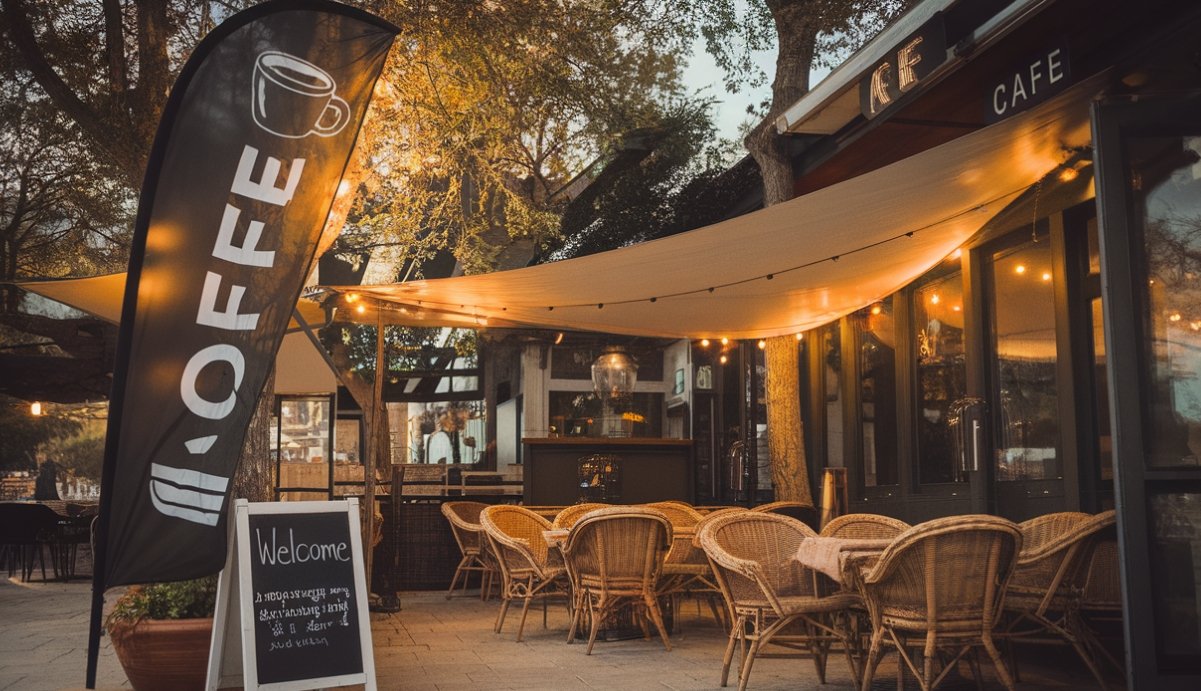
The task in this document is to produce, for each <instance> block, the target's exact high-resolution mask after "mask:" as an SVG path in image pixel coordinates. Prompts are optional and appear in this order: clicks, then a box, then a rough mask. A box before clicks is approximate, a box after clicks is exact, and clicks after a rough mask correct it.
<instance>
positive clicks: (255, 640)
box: [206, 498, 376, 691]
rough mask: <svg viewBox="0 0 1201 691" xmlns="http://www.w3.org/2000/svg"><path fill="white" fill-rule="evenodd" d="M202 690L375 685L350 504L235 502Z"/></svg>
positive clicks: (355, 506)
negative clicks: (232, 526) (207, 669)
mask: <svg viewBox="0 0 1201 691" xmlns="http://www.w3.org/2000/svg"><path fill="white" fill-rule="evenodd" d="M234 512H235V513H234V536H233V539H232V540H230V548H229V556H228V557H227V558H226V562H225V569H224V570H223V571H222V572H221V577H220V579H219V581H218V584H217V607H216V612H215V614H214V620H213V638H212V645H211V647H210V649H209V671H208V682H207V685H206V686H207V688H208V689H209V690H210V691H215V690H216V689H218V688H221V687H224V686H229V685H237V684H242V685H243V686H244V687H245V688H247V689H278V690H280V691H299V690H301V689H319V688H326V687H331V686H343V685H347V684H364V685H365V686H366V688H367V689H368V690H372V691H373V690H374V689H375V688H376V686H375V658H374V656H373V654H372V647H371V621H370V619H369V618H368V615H367V585H366V577H365V572H364V566H363V564H364V561H363V544H362V538H361V537H360V535H359V500H358V499H353V498H352V499H347V500H345V501H298V502H281V503H275V502H269V503H255V504H251V503H249V502H247V501H246V500H244V499H240V500H238V501H237V503H236V504H235V507H234Z"/></svg>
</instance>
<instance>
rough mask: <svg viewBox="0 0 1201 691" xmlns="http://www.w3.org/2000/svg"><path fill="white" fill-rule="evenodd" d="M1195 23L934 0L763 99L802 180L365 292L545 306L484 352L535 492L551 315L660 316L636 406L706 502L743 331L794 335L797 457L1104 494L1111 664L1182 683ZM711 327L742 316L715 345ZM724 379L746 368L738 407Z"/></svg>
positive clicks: (553, 403) (857, 493)
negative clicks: (513, 266)
mask: <svg viewBox="0 0 1201 691" xmlns="http://www.w3.org/2000/svg"><path fill="white" fill-rule="evenodd" d="M1198 39H1201V5H1198V4H1197V3H1195V2H1185V1H1182V0H1152V1H1150V2H1140V3H1137V4H1136V3H1134V2H1124V1H1120V0H1107V1H1104V2H1094V1H1088V0H1015V1H1011V2H1005V1H1000V0H976V1H968V0H959V1H958V2H956V1H955V0H926V1H925V2H922V3H919V4H917V5H916V6H915V7H914V8H912V9H911V10H910V11H909V12H908V13H907V14H906V15H904V16H903V17H902V18H901V19H900V20H898V21H897V22H896V23H894V24H893V25H891V26H890V27H888V28H887V29H885V30H884V31H883V32H882V33H881V34H880V35H879V36H877V37H876V38H875V39H873V40H872V41H871V42H870V43H869V44H868V45H866V46H865V47H864V48H863V49H861V50H860V51H859V52H857V53H856V54H855V55H853V56H851V58H850V59H848V60H847V61H846V62H845V63H844V64H842V65H841V66H840V67H838V68H837V69H836V70H834V71H833V72H832V73H831V74H830V75H829V76H828V77H827V78H826V79H824V80H823V81H822V82H821V83H819V84H818V85H816V86H815V87H814V88H813V89H812V90H811V91H810V92H809V93H808V94H806V95H805V96H804V97H803V98H802V99H801V100H800V101H798V102H797V103H795V104H793V105H792V106H791V107H789V108H787V109H786V110H785V111H784V113H783V114H782V115H781V116H780V117H779V119H778V121H777V122H776V126H777V129H778V130H779V132H780V133H781V134H782V135H783V136H786V137H789V138H790V140H791V145H792V151H794V152H795V158H794V161H793V163H794V179H795V192H796V198H795V199H793V200H791V201H788V202H785V203H783V204H777V205H774V206H772V207H769V208H767V209H763V210H760V211H757V212H754V213H752V214H746V215H744V216H739V217H736V218H731V219H729V220H727V221H723V222H721V223H719V224H715V225H713V226H708V227H706V228H701V229H697V230H695V231H690V232H688V233H682V234H680V235H679V236H674V237H671V238H666V239H663V240H659V241H655V242H649V243H643V244H642V245H640V246H634V247H627V248H622V249H619V250H616V251H613V252H606V253H602V255H603V256H602V255H592V256H588V257H583V258H580V259H573V260H568V261H562V262H555V263H551V264H545V265H540V266H536V267H531V268H527V269H521V270H516V271H511V272H499V273H496V274H489V275H480V276H466V277H458V278H451V279H444V280H431V281H413V282H408V283H404V284H395V285H391V286H374V287H371V286H363V287H361V288H360V289H356V294H360V295H361V296H362V298H363V299H364V301H365V302H367V303H369V304H368V307H367V311H366V315H365V317H364V318H365V319H369V320H376V319H382V320H388V321H389V322H390V323H414V324H416V323H429V324H433V323H437V324H439V325H449V326H453V325H459V326H465V327H472V326H475V327H481V328H484V329H485V331H493V332H495V330H496V329H498V328H509V327H511V328H516V329H533V330H534V331H532V332H530V333H535V334H539V337H538V338H537V339H533V340H530V341H527V342H522V343H521V345H519V346H516V347H517V349H518V350H519V351H520V356H519V359H520V364H519V365H512V366H507V365H506V366H501V365H498V364H497V362H495V361H491V364H489V360H488V359H487V358H485V359H484V360H483V361H482V362H483V365H482V368H483V375H482V376H483V385H482V389H483V394H484V397H485V399H487V400H488V401H489V402H488V404H487V409H488V412H489V415H488V417H489V423H488V424H489V425H490V426H492V429H490V430H489V433H488V435H487V436H488V438H489V439H495V441H496V443H497V456H496V457H497V461H498V463H497V465H498V466H499V465H501V464H509V465H523V466H526V467H525V468H524V469H523V470H524V472H523V473H522V475H523V483H524V484H523V489H524V491H525V492H529V491H530V490H531V488H532V487H534V483H537V482H538V473H537V471H536V468H534V467H533V466H532V465H529V466H527V464H526V461H528V460H529V459H528V458H527V456H528V454H530V453H535V452H536V450H534V451H532V450H531V445H529V444H522V443H521V442H520V441H518V440H521V441H526V440H529V439H536V440H543V441H545V442H546V444H547V445H548V446H549V445H559V446H562V445H564V442H563V441H562V439H563V438H565V437H571V436H573V435H574V434H575V430H576V429H577V428H579V429H580V430H581V431H586V430H588V429H589V428H590V425H591V424H592V423H590V422H588V420H589V416H587V415H580V414H579V413H580V412H581V411H579V410H576V408H577V407H578V406H577V400H576V399H577V397H578V396H579V395H586V394H587V392H588V391H589V390H590V389H591V388H592V386H591V384H590V383H589V381H588V380H587V379H586V378H585V377H584V375H583V372H582V371H581V372H575V371H574V370H573V368H576V369H579V368H582V367H583V366H585V365H586V364H587V363H588V361H589V360H591V358H592V356H593V355H595V353H592V354H590V355H589V356H587V357H583V358H582V359H580V358H575V359H571V360H570V361H569V360H567V359H559V357H558V356H564V357H568V356H569V355H568V354H569V352H570V351H569V349H568V348H566V347H564V346H569V345H570V343H566V344H556V343H555V342H554V341H555V340H557V339H558V338H560V337H559V336H558V335H557V334H558V333H560V332H562V331H569V330H575V331H584V332H593V333H613V334H623V335H624V336H625V337H626V338H630V337H633V338H647V339H663V340H662V341H661V342H662V343H664V344H665V345H664V346H663V348H664V351H663V352H664V353H666V355H665V356H664V359H663V361H662V367H661V368H658V367H657V368H655V373H654V374H653V375H652V374H651V372H649V371H648V372H647V375H648V376H647V377H646V378H645V379H642V380H641V383H640V385H639V386H640V387H641V388H640V389H635V393H641V394H644V395H646V396H648V397H649V398H648V400H653V401H654V402H655V403H654V405H649V406H646V410H645V411H643V412H642V413H640V414H641V415H644V416H645V417H646V418H647V421H649V424H643V423H639V424H643V426H645V427H646V428H647V429H650V430H654V429H657V430H658V431H657V436H661V437H675V436H682V437H686V438H691V439H692V440H693V442H694V444H693V446H694V447H697V446H700V447H702V451H703V453H702V454H701V456H702V457H701V458H700V459H699V462H697V463H696V466H697V467H702V466H705V467H708V468H709V475H708V478H709V481H710V482H709V487H708V488H707V490H706V488H704V487H703V485H704V482H697V483H694V485H693V486H692V487H691V488H690V489H689V491H690V492H691V494H690V495H688V496H691V497H693V498H697V499H700V498H705V497H712V498H713V500H714V501H720V500H728V498H729V495H728V493H727V492H725V491H724V490H728V489H729V488H728V486H727V487H722V486H721V485H722V483H723V482H727V481H728V480H729V478H727V477H726V474H725V473H724V472H718V470H717V469H718V468H720V463H719V462H718V457H719V456H721V457H725V456H726V455H727V453H728V448H727V446H726V443H725V442H726V441H728V439H724V438H721V437H722V435H725V434H726V430H727V428H728V427H729V426H730V423H731V422H732V418H733V417H734V416H735V415H739V416H740V417H741V419H740V420H738V424H737V426H738V427H740V428H741V432H740V434H741V435H742V436H743V437H744V438H743V439H742V440H741V441H742V442H743V444H742V448H743V449H744V452H746V451H747V447H750V449H749V453H751V454H754V449H755V447H756V446H758V444H757V437H758V434H757V431H758V429H757V428H758V425H757V424H754V423H755V422H756V420H755V416H756V415H757V413H758V410H759V401H758V398H759V397H758V394H757V391H758V386H757V382H756V381H755V380H756V375H757V373H758V368H757V367H756V366H754V364H755V361H756V357H757V356H756V352H757V348H756V347H755V344H756V342H757V340H758V339H760V338H763V337H771V336H781V335H789V336H790V337H791V335H792V334H794V333H799V334H801V336H802V337H801V338H799V339H798V340H797V343H798V348H800V349H801V355H802V357H801V366H800V368H799V372H798V375H799V377H800V381H801V391H802V399H803V400H802V406H801V407H802V418H803V420H804V432H805V443H806V446H807V448H806V452H807V465H808V468H809V469H810V472H811V473H812V477H811V482H812V484H813V485H815V486H816V485H818V484H819V482H820V480H821V478H822V476H823V471H824V470H825V469H826V468H842V469H845V475H846V487H847V497H848V500H849V501H848V507H847V508H848V510H850V511H868V512H876V513H883V514H889V515H893V516H897V517H900V518H903V519H905V520H907V521H910V522H917V521H922V520H926V519H929V518H934V517H938V516H948V515H956V514H967V513H991V514H998V515H1002V516H1006V517H1009V518H1011V519H1014V520H1023V519H1026V518H1029V517H1032V516H1036V515H1041V514H1045V513H1050V512H1056V511H1086V512H1098V511H1102V510H1106V509H1110V508H1113V509H1116V511H1117V517H1118V520H1117V524H1118V537H1119V554H1120V558H1119V561H1120V564H1121V576H1122V588H1123V593H1124V601H1123V609H1124V614H1125V617H1124V620H1125V623H1124V627H1125V636H1126V654H1127V659H1126V668H1127V670H1126V671H1127V674H1128V675H1129V681H1130V685H1131V686H1132V687H1134V688H1162V689H1171V688H1197V686H1198V683H1199V682H1201V593H1199V592H1198V591H1199V589H1201V461H1199V459H1201V51H1199V49H1198V46H1201V40H1198ZM744 201H745V200H744ZM335 292H337V291H336V290H335ZM347 297H348V296H347ZM518 338H521V337H520V336H518ZM718 339H727V340H728V341H729V342H730V343H741V344H742V345H741V346H740V347H739V348H738V349H737V351H730V352H731V354H732V356H731V357H729V358H727V357H726V355H725V351H723V355H722V357H721V360H720V361H717V362H715V361H714V358H715V357H716V356H714V355H706V354H705V351H704V350H703V348H704V346H703V345H701V344H703V343H704V342H705V341H706V340H708V342H709V343H710V344H712V343H713V342H715V341H717V340H718ZM672 341H679V343H680V345H677V346H672V345H666V344H670V343H671V342H672ZM594 345H597V346H599V345H600V343H599V342H598V343H596V344H594ZM685 346H686V347H685ZM709 352H710V353H712V352H713V351H709ZM735 352H736V356H733V354H734V353H735ZM515 357H516V356H515ZM577 360H578V361H577ZM510 361H512V360H510ZM734 366H737V367H738V368H739V371H740V374H739V375H738V376H736V377H731V376H729V375H730V372H729V370H730V368H732V367H734ZM681 369H682V370H683V372H682V374H683V376H682V377H680V376H678V375H677V370H681ZM490 372H491V373H490ZM505 372H508V375H507V376H506V374H505ZM742 373H745V376H744V375H743V374H742ZM702 381H703V382H704V385H701V382H702ZM723 391H724V392H725V393H730V394H732V395H733V397H735V398H737V397H739V396H741V395H742V394H743V393H745V392H752V393H753V395H751V396H749V397H747V398H749V399H750V402H749V403H747V402H745V401H744V403H743V404H742V405H741V409H740V410H738V411H736V410H735V408H736V407H731V406H729V405H727V404H726V403H725V402H722V401H723V399H724V398H727V397H726V396H722V395H721V394H722V393H723ZM680 392H683V393H682V394H681V393H680ZM705 397H712V398H705ZM659 401H662V403H659ZM702 403H704V405H702ZM683 406H687V408H684V407H683ZM679 410H688V411H689V412H687V413H686V414H685V415H683V416H682V417H681V416H678V415H677V414H676V411H679ZM706 410H708V411H710V413H709V414H708V416H707V417H705V418H704V419H703V420H702V419H701V417H698V416H701V415H702V413H703V412H704V411H706ZM716 411H721V412H722V414H721V415H715V414H714V413H715V412H716ZM718 418H720V421H718ZM656 421H657V426H656ZM593 422H595V419H593ZM493 430H495V431H493ZM591 434H604V432H603V431H602V432H595V431H594V432H592V433H591ZM646 434H648V435H654V434H653V433H652V432H646ZM705 434H708V435H709V439H708V440H705V441H704V443H703V444H697V443H696V442H698V441H700V440H701V439H700V438H701V437H703V436H704V435H705ZM719 438H721V439H720V440H719ZM568 446H570V444H568ZM694 451H695V450H694ZM564 453H574V452H570V451H569V452H564ZM695 460H697V459H696V458H694V461H695ZM706 463H707V466H706ZM564 477H567V476H566V475H565V476H564ZM694 477H696V476H694ZM701 479H702V480H703V479H704V478H703V477H702V478H701ZM698 490H705V491H698ZM525 499H527V501H528V500H530V499H531V497H528V496H527V497H525ZM744 499H749V497H745V496H744Z"/></svg>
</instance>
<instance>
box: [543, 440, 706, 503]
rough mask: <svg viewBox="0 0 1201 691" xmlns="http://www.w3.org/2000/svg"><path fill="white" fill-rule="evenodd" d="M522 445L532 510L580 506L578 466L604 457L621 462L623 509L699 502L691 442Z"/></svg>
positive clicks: (570, 441)
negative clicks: (586, 459) (591, 458)
mask: <svg viewBox="0 0 1201 691" xmlns="http://www.w3.org/2000/svg"><path fill="white" fill-rule="evenodd" d="M521 441H522V444H524V447H525V448H524V450H523V453H522V459H523V461H524V465H525V469H524V475H523V480H524V483H523V492H522V494H523V496H524V499H525V503H526V504H532V505H539V504H542V505H546V504H553V505H567V504H574V503H576V500H577V499H579V487H578V479H577V474H576V472H577V464H578V463H579V461H580V459H581V458H583V457H585V456H590V455H592V454H598V453H603V454H613V455H615V456H619V457H620V458H621V461H622V463H621V476H622V479H621V484H622V486H621V503H622V504H645V503H648V502H653V501H664V500H668V499H676V500H679V501H686V502H692V501H694V499H695V489H694V479H695V478H694V473H693V452H692V440H691V439H648V438H630V437H615V438H610V437H552V438H549V439H548V438H531V437H526V438H524V439H522V440H521Z"/></svg>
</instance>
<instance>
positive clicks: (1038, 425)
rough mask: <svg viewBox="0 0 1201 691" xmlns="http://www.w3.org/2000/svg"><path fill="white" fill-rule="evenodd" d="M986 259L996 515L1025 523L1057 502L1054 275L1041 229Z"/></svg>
mask: <svg viewBox="0 0 1201 691" xmlns="http://www.w3.org/2000/svg"><path fill="white" fill-rule="evenodd" d="M1040 225H1041V226H1043V228H1042V230H1041V231H1040V230H1039V226H1036V227H1035V228H1034V231H1033V232H1032V233H1031V232H1021V233H1019V234H1018V235H1017V236H1016V237H1013V236H1011V238H1010V239H1007V240H1002V244H1001V245H1000V246H993V248H992V249H989V250H986V251H985V252H984V260H985V275H986V277H987V278H986V280H987V281H988V283H989V285H988V286H987V293H986V294H987V296H988V299H989V303H990V304H989V305H988V310H987V314H988V315H989V318H990V319H989V325H988V326H989V329H988V330H989V339H988V342H989V347H990V349H991V354H990V355H991V356H990V357H989V358H987V360H986V361H987V362H988V364H989V368H990V370H991V371H990V372H989V384H990V386H989V394H990V399H991V400H990V401H989V410H990V411H991V415H992V431H993V434H992V440H993V454H992V459H991V461H992V464H993V467H992V475H993V479H994V482H995V486H994V491H995V499H996V510H997V512H998V513H1000V514H1001V515H1003V516H1005V517H1007V518H1011V519H1013V520H1025V519H1027V518H1031V517H1033V516H1037V515H1040V514H1043V513H1048V512H1050V511H1055V510H1058V509H1059V507H1061V506H1062V503H1063V491H1064V489H1063V475H1064V474H1063V453H1062V444H1061V440H1060V415H1059V381H1058V379H1057V377H1058V367H1057V365H1058V349H1057V344H1056V323H1055V281H1056V278H1057V276H1056V275H1055V274H1056V271H1055V263H1054V260H1053V256H1052V250H1051V241H1050V238H1049V237H1048V235H1047V232H1046V229H1045V224H1040Z"/></svg>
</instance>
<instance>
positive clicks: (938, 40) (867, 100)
mask: <svg viewBox="0 0 1201 691" xmlns="http://www.w3.org/2000/svg"><path fill="white" fill-rule="evenodd" d="M946 61H947V31H946V25H945V24H944V22H943V16H942V13H941V12H940V13H936V14H935V15H934V16H933V17H931V18H930V19H929V20H927V21H926V23H925V24H922V25H921V27H919V28H918V30H917V31H915V32H913V33H912V34H910V35H909V36H907V37H905V40H903V41H901V42H900V43H899V44H897V45H896V46H895V47H894V48H893V49H892V50H890V51H888V53H887V54H886V55H885V57H884V59H883V60H880V61H879V62H877V63H876V64H875V65H874V66H872V69H871V70H870V71H869V72H868V73H867V75H866V76H865V77H863V78H862V79H860V80H859V109H860V111H861V112H862V113H863V117H865V118H867V119H868V120H871V119H872V118H874V117H876V116H877V115H879V114H880V113H883V112H884V111H886V110H888V109H889V108H890V107H892V106H893V105H894V104H895V103H896V102H897V101H898V100H900V98H901V97H902V96H904V95H905V94H906V93H908V92H909V91H910V90H912V89H913V88H914V87H915V86H917V85H918V84H920V83H921V82H922V80H924V79H926V78H927V77H929V76H930V75H931V74H933V73H934V71H935V70H936V69H938V68H939V67H941V66H942V65H943V64H944V63H945V62H946Z"/></svg>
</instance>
